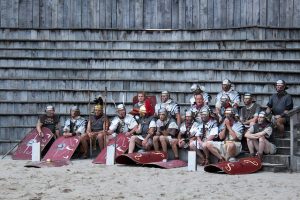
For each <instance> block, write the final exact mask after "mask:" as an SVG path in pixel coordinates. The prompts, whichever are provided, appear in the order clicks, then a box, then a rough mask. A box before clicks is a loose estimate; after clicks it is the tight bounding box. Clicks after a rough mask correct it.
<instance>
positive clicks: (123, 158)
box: [116, 151, 167, 165]
mask: <svg viewBox="0 0 300 200" xmlns="http://www.w3.org/2000/svg"><path fill="white" fill-rule="evenodd" d="M163 159H167V153H165V152H163V151H148V152H142V153H129V154H123V155H120V156H118V157H117V158H116V162H117V163H119V164H125V165H134V164H146V163H151V162H160V161H162V160H163Z"/></svg>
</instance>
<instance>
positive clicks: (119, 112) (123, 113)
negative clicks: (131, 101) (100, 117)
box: [118, 109, 126, 119]
mask: <svg viewBox="0 0 300 200" xmlns="http://www.w3.org/2000/svg"><path fill="white" fill-rule="evenodd" d="M118 115H119V117H120V118H122V119H123V118H124V117H125V116H126V110H125V109H123V110H118Z"/></svg>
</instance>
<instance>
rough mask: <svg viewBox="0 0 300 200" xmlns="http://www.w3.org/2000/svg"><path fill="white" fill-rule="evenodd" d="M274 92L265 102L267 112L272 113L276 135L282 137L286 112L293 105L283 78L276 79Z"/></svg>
mask: <svg viewBox="0 0 300 200" xmlns="http://www.w3.org/2000/svg"><path fill="white" fill-rule="evenodd" d="M275 88H276V91H277V93H276V94H273V95H272V96H271V98H270V100H269V102H268V104H267V106H268V108H267V110H266V113H267V114H270V113H272V114H273V117H272V122H273V124H274V125H275V127H276V128H277V131H278V135H279V136H280V137H284V125H285V124H286V123H287V121H288V117H287V115H286V114H287V112H288V111H289V110H292V109H293V107H294V103H293V99H292V96H291V95H290V94H288V93H287V92H286V90H287V89H288V87H287V85H286V83H285V81H284V80H278V81H277V82H276V85H275Z"/></svg>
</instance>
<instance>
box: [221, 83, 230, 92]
mask: <svg viewBox="0 0 300 200" xmlns="http://www.w3.org/2000/svg"><path fill="white" fill-rule="evenodd" d="M222 90H224V91H225V92H227V91H229V90H230V85H229V84H222Z"/></svg>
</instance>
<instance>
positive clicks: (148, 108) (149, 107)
mask: <svg viewBox="0 0 300 200" xmlns="http://www.w3.org/2000/svg"><path fill="white" fill-rule="evenodd" d="M145 108H146V112H147V115H148V116H152V115H154V107H153V105H152V104H151V100H150V99H149V98H147V99H146V100H145Z"/></svg>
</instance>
